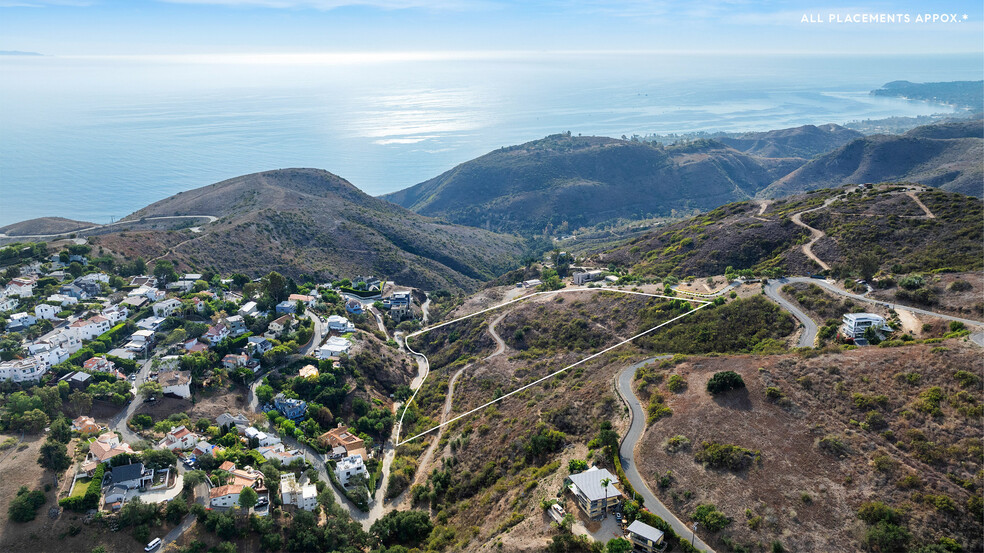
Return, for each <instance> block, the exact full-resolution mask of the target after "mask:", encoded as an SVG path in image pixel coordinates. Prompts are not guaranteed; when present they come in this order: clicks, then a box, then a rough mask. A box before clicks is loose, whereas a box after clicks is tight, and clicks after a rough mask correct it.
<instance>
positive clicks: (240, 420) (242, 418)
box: [215, 413, 249, 431]
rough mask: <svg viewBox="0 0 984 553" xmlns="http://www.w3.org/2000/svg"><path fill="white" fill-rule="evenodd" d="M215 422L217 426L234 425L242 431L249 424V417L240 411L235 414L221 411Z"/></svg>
mask: <svg viewBox="0 0 984 553" xmlns="http://www.w3.org/2000/svg"><path fill="white" fill-rule="evenodd" d="M215 423H216V424H218V425H219V428H222V427H224V426H229V427H232V426H235V427H236V428H237V429H238V430H240V431H242V430H244V429H245V428H246V427H247V426H249V419H248V418H246V415H244V414H242V413H239V414H238V415H235V416H233V415H230V414H229V413H222V414H221V415H219V416H218V417H216V419H215Z"/></svg>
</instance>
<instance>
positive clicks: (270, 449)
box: [256, 444, 304, 466]
mask: <svg viewBox="0 0 984 553" xmlns="http://www.w3.org/2000/svg"><path fill="white" fill-rule="evenodd" d="M256 451H257V453H259V454H260V455H262V456H263V458H264V459H267V460H269V461H273V462H274V463H275V464H276V463H279V464H281V465H283V466H287V465H290V464H291V463H293V462H294V461H297V460H301V461H303V460H304V454H303V453H301V452H300V451H298V450H296V449H291V450H289V451H285V450H284V444H276V445H271V446H264V447H258V448H256Z"/></svg>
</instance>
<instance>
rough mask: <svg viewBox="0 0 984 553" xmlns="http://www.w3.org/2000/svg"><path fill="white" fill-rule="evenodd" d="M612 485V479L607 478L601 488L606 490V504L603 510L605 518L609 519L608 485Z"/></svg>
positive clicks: (603, 505)
mask: <svg viewBox="0 0 984 553" xmlns="http://www.w3.org/2000/svg"><path fill="white" fill-rule="evenodd" d="M611 483H612V479H611V478H605V479H603V480H602V481H601V487H602V488H605V502H604V503H602V504H601V505H602V510H604V512H605V518H608V485H609V484H611Z"/></svg>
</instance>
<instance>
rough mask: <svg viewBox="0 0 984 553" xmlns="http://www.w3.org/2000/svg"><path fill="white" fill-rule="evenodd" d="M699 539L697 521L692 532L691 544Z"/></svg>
mask: <svg viewBox="0 0 984 553" xmlns="http://www.w3.org/2000/svg"><path fill="white" fill-rule="evenodd" d="M695 539H697V523H696V522H695V523H694V527H693V528H692V529H691V533H690V545H691V546H693V545H694V540H695Z"/></svg>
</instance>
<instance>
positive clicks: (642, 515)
mask: <svg viewBox="0 0 984 553" xmlns="http://www.w3.org/2000/svg"><path fill="white" fill-rule="evenodd" d="M635 520H641V521H642V522H644V523H646V524H648V525H650V526H652V527H653V528H656V529H657V530H662V532H663V539H664V540H666V542H667V543H668V544H669V547H668V548H667V549H668V550H669V551H672V550H673V546H674V545H679V546H680V549H681V550H682V551H684V552H685V553H698V552H700V551H702V550H701V549H697V548H696V547H694V546H693V545H690V540H687V539H686V538H682V537H680V535H679V534H677V533H676V531H675V530H673V527H672V526H670V524H669V523H668V522H666V521H665V520H663V519H662V518H660V517H658V516H656V515H655V514H653V513H651V512H649V511H643V510H639V511H638V512H637V513H636V515H635Z"/></svg>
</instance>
